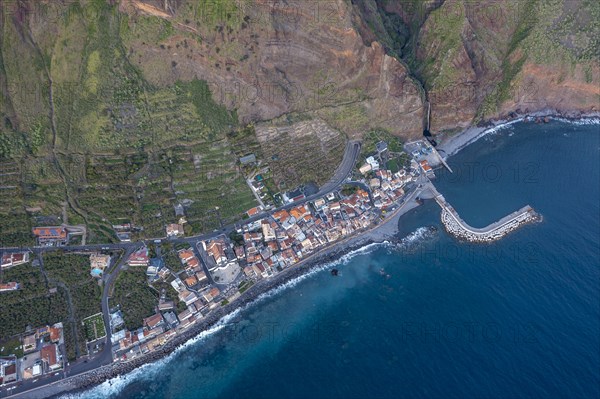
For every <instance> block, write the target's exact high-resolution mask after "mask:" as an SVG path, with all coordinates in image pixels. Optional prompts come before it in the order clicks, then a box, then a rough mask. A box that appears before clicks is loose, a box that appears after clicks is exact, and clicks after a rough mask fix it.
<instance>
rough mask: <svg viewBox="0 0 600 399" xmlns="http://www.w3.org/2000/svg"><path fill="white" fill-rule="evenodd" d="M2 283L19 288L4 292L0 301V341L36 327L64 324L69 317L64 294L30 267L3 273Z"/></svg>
mask: <svg viewBox="0 0 600 399" xmlns="http://www.w3.org/2000/svg"><path fill="white" fill-rule="evenodd" d="M1 276H2V281H3V282H8V281H16V282H18V283H19V284H20V285H21V289H20V290H18V291H15V292H3V293H2V295H1V300H0V341H3V340H6V339H10V337H12V336H15V335H17V334H22V333H24V332H25V330H26V329H27V328H28V327H31V328H37V327H42V326H46V325H52V324H54V323H58V322H61V321H64V320H66V319H67V318H68V315H69V305H68V301H67V294H66V291H65V290H64V289H61V288H60V287H58V286H57V285H56V284H54V283H52V282H49V281H47V280H46V278H45V277H44V275H43V274H42V272H41V271H40V269H39V268H36V267H33V266H31V265H30V264H26V265H21V266H16V267H13V268H10V269H8V270H4V271H2V274H1Z"/></svg>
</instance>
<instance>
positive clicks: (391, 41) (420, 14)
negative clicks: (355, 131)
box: [355, 0, 600, 132]
mask: <svg viewBox="0 0 600 399" xmlns="http://www.w3.org/2000/svg"><path fill="white" fill-rule="evenodd" d="M355 9H357V10H358V12H360V13H361V15H363V19H366V20H369V21H370V22H371V26H373V27H374V29H371V31H372V32H374V33H375V35H374V37H373V40H375V39H378V40H381V41H382V42H383V43H387V46H386V48H387V50H388V52H392V53H394V54H395V55H396V56H397V57H398V58H400V59H402V60H404V61H405V62H406V63H407V64H408V65H410V70H411V72H412V73H414V74H415V75H416V76H418V78H419V79H420V81H421V82H422V83H423V85H424V87H425V89H426V92H427V94H428V97H429V99H430V101H431V104H432V130H433V131H434V132H435V131H440V130H456V129H459V128H463V127H465V126H467V125H470V124H472V123H477V122H480V121H483V120H486V119H490V118H499V117H502V116H505V115H506V114H507V113H509V112H511V111H516V110H520V111H522V112H533V111H537V110H545V109H552V110H556V111H559V112H572V111H576V112H577V111H584V112H594V111H596V112H597V111H599V110H600V104H599V96H600V68H599V65H598V56H599V54H600V44H599V39H598V38H599V37H600V22H599V21H600V5H599V4H598V2H596V1H588V0H581V1H573V0H552V1H538V0H518V1H497V0H477V1H472V0H446V1H441V0H439V1H424V2H418V1H408V2H406V1H400V2H395V1H386V0H369V1H365V2H362V1H361V2H358V1H357V2H356V4H355Z"/></svg>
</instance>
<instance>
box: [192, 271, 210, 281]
mask: <svg viewBox="0 0 600 399" xmlns="http://www.w3.org/2000/svg"><path fill="white" fill-rule="evenodd" d="M195 276H196V279H198V282H200V281H203V280H206V279H207V277H206V273H204V272H203V271H199V272H196V274H195Z"/></svg>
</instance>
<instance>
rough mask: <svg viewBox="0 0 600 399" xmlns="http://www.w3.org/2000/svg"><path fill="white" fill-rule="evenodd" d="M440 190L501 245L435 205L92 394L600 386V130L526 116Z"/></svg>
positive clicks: (595, 391) (597, 391)
mask: <svg viewBox="0 0 600 399" xmlns="http://www.w3.org/2000/svg"><path fill="white" fill-rule="evenodd" d="M449 164H450V166H451V167H452V169H453V170H454V173H453V174H450V173H447V172H444V171H441V170H438V171H437V175H438V176H437V179H436V180H435V184H436V187H437V188H438V190H439V191H440V192H441V193H442V194H443V195H444V196H445V198H446V199H447V200H448V201H449V202H450V203H451V204H452V205H453V206H454V208H455V209H456V210H457V211H458V212H459V214H460V215H461V216H462V218H463V219H464V220H465V221H466V222H468V223H469V224H471V225H472V226H475V227H481V226H485V225H487V224H489V223H491V222H493V221H495V220H497V219H500V218H501V217H503V216H504V215H506V214H508V213H510V212H512V211H514V210H517V209H519V208H521V207H522V206H524V205H527V204H529V205H531V206H532V207H533V208H534V209H535V210H536V211H537V212H539V213H540V214H541V215H542V216H543V221H542V222H541V223H536V224H531V225H527V226H525V227H523V228H521V229H519V230H517V231H516V232H514V233H512V234H510V235H509V236H507V237H505V238H504V239H502V240H500V241H498V242H495V243H493V244H486V245H481V244H479V245H471V244H466V243H461V242H458V241H456V240H455V239H453V238H452V237H450V236H448V235H447V234H446V233H445V231H444V230H443V226H442V225H441V223H440V219H439V216H440V209H439V207H438V206H437V204H436V203H435V202H433V201H426V202H425V204H424V205H423V206H421V207H419V208H417V209H415V210H413V211H411V212H410V213H409V214H407V215H405V216H404V217H403V218H402V219H401V220H400V226H399V230H400V232H399V234H400V235H401V236H402V237H403V240H402V243H400V244H397V245H391V244H381V245H371V246H369V247H368V248H364V249H362V250H359V251H356V252H355V253H353V254H349V255H347V256H345V257H344V258H343V259H341V260H340V261H339V262H338V263H336V265H335V267H337V268H338V269H339V270H340V275H339V276H337V277H333V276H331V274H330V273H329V271H328V270H329V269H330V268H331V267H333V265H323V266H322V267H321V268H320V269H317V270H316V271H313V272H311V273H310V274H309V275H308V276H306V277H303V278H300V279H298V280H296V281H294V282H292V283H290V284H288V285H287V286H286V287H284V288H282V289H278V290H276V291H275V292H272V293H270V294H268V295H264V296H263V297H261V299H259V300H258V301H257V302H256V303H254V304H253V305H251V306H248V307H247V308H245V309H242V310H240V311H239V312H237V313H236V314H235V315H233V316H232V317H229V318H228V319H227V320H224V321H223V322H222V323H221V324H220V325H219V326H217V327H215V328H214V329H213V330H212V331H211V332H209V333H206V334H203V335H202V336H200V337H198V338H197V339H195V340H193V341H191V342H189V343H187V344H186V345H184V346H182V347H181V348H179V349H178V350H177V351H176V352H174V353H173V354H171V355H170V356H169V357H167V358H166V359H164V360H161V361H158V362H156V363H152V364H148V365H145V366H144V367H142V368H140V369H138V370H136V371H134V372H132V373H130V374H127V375H125V376H121V377H118V378H115V379H113V380H111V381H108V382H105V383H104V384H102V385H100V386H98V387H95V388H93V389H91V390H89V391H86V392H83V393H79V394H76V395H74V396H75V397H80V398H106V397H108V398H119V399H129V398H173V399H176V398H177V399H179V398H181V399H188V398H190V399H191V398H284V397H286V398H287V397H289V398H369V397H372V398H398V397H403V398H404V397H406V398H422V397H427V398H475V397H477V398H500V397H503V398H505V397H510V398H516V397H519V398H540V397H552V398H555V397H572V398H597V397H600V285H599V282H600V266H599V263H600V262H599V259H600V253H599V252H600V131H599V126H598V125H597V124H587V125H586V124H573V123H566V122H564V121H552V122H550V123H548V124H534V123H524V122H521V123H516V124H513V125H510V126H506V127H505V128H502V129H498V130H497V131H495V132H494V133H490V134H487V135H486V136H484V137H482V138H481V139H479V140H478V141H476V142H475V143H473V144H471V145H470V146H468V147H467V148H466V149H464V150H462V151H461V152H459V153H458V154H457V155H454V156H452V157H450V159H449Z"/></svg>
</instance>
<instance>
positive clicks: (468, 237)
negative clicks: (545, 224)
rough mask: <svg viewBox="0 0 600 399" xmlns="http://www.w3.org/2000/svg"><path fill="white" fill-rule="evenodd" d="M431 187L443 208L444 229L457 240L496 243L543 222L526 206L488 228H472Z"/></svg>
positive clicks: (433, 187)
mask: <svg viewBox="0 0 600 399" xmlns="http://www.w3.org/2000/svg"><path fill="white" fill-rule="evenodd" d="M429 185H430V190H431V192H432V194H433V197H434V199H435V201H436V202H437V203H438V205H439V206H440V207H441V208H442V214H441V220H442V224H443V225H444V228H445V229H446V231H447V232H448V233H450V234H452V235H453V236H455V237H456V238H459V239H462V240H465V241H469V242H478V243H485V242H492V241H496V240H499V239H501V238H502V237H504V236H505V235H507V234H509V233H510V232H512V231H515V230H516V229H518V228H519V227H521V226H523V225H525V224H528V223H534V222H539V221H541V220H542V216H541V215H540V214H538V213H537V212H536V211H535V210H534V209H533V208H532V207H531V206H529V205H526V206H524V207H523V208H521V209H519V210H518V211H515V212H513V213H511V214H509V215H506V216H505V217H503V218H502V219H500V220H498V221H497V222H494V223H492V224H490V225H488V226H486V227H482V228H478V227H472V226H470V225H469V224H468V223H466V222H465V221H464V220H462V218H461V217H460V216H459V215H458V212H456V210H455V209H454V208H453V207H452V205H450V204H449V203H448V202H447V201H446V199H445V198H444V196H443V195H442V194H440V193H439V192H438V191H437V189H436V188H435V186H434V185H433V184H431V183H429Z"/></svg>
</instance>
